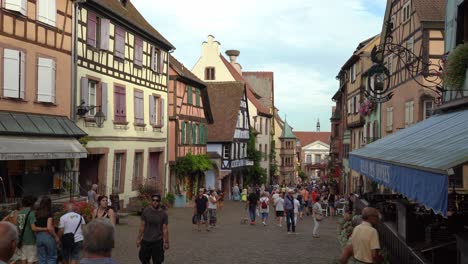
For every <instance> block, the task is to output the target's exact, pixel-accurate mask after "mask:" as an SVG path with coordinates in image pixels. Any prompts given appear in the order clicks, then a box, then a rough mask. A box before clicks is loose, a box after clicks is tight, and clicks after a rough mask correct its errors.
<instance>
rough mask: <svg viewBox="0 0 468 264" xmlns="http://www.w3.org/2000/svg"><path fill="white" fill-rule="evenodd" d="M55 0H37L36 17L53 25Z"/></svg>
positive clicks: (55, 9)
mask: <svg viewBox="0 0 468 264" xmlns="http://www.w3.org/2000/svg"><path fill="white" fill-rule="evenodd" d="M55 1H56V0H38V1H37V6H38V7H37V19H38V20H39V21H40V22H42V23H46V24H48V25H51V26H54V27H55V19H56V15H57V8H56V3H55Z"/></svg>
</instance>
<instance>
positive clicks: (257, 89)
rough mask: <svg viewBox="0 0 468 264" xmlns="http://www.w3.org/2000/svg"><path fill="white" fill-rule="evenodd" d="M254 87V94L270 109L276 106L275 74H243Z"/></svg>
mask: <svg viewBox="0 0 468 264" xmlns="http://www.w3.org/2000/svg"><path fill="white" fill-rule="evenodd" d="M242 77H244V79H246V80H247V81H248V82H249V83H250V84H251V87H252V90H253V92H254V93H255V94H256V95H258V96H259V97H260V98H259V100H260V102H261V103H262V104H263V105H265V106H266V107H268V108H272V107H273V104H274V77H273V72H246V71H244V72H242Z"/></svg>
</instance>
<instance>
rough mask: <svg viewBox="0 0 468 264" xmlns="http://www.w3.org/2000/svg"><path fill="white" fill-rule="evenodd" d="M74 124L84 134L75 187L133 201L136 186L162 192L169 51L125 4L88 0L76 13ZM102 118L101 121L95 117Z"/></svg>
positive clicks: (155, 34)
mask: <svg viewBox="0 0 468 264" xmlns="http://www.w3.org/2000/svg"><path fill="white" fill-rule="evenodd" d="M76 37H77V44H76V49H77V56H78V57H77V64H78V73H77V80H76V81H77V86H78V87H79V89H78V93H77V97H76V98H77V100H76V103H77V105H79V108H84V109H86V110H89V111H87V113H86V114H84V115H83V118H82V119H80V120H79V122H78V124H79V125H80V127H82V128H83V129H84V130H85V131H86V132H87V133H88V134H89V141H88V144H87V149H88V152H89V154H90V155H89V157H88V158H87V159H85V160H83V161H82V162H81V166H80V172H81V174H80V184H81V185H82V186H83V187H84V189H87V187H89V186H90V185H91V184H98V185H99V186H100V189H99V192H100V193H111V192H112V193H114V194H120V199H121V203H122V200H123V204H124V205H125V204H127V203H128V201H129V199H130V198H132V197H136V196H137V189H138V187H139V186H140V185H141V184H150V185H156V186H157V188H158V189H159V192H161V193H164V192H165V191H166V190H167V185H166V184H167V181H166V179H165V175H166V167H167V165H166V164H167V143H166V140H167V135H168V133H167V132H168V129H167V127H168V126H167V116H166V108H167V93H168V87H167V83H168V77H169V76H168V69H169V65H168V61H169V56H168V52H169V51H170V50H172V49H174V47H173V46H172V44H171V43H170V42H168V41H167V40H166V39H165V38H164V37H163V36H162V35H161V34H160V33H159V32H158V31H156V30H155V29H154V28H153V27H152V26H151V25H150V24H149V23H148V22H147V21H146V20H145V19H144V18H143V16H142V15H141V14H140V13H139V12H138V11H137V9H136V8H135V7H134V6H133V5H132V3H131V1H123V0H122V1H115V0H100V1H95V0H88V1H86V2H85V3H83V4H81V5H80V6H79V8H78V12H77V36H76ZM102 116H104V117H105V118H104V120H105V121H104V122H102V121H101V120H100V119H101V118H102Z"/></svg>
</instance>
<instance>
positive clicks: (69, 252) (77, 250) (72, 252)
mask: <svg viewBox="0 0 468 264" xmlns="http://www.w3.org/2000/svg"><path fill="white" fill-rule="evenodd" d="M82 244H83V241H79V242H75V243H74V244H73V246H72V248H70V249H63V248H62V255H63V259H64V260H69V259H71V260H80V254H81V248H82V246H83V245H82Z"/></svg>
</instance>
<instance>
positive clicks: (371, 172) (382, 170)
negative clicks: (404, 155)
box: [349, 155, 448, 216]
mask: <svg viewBox="0 0 468 264" xmlns="http://www.w3.org/2000/svg"><path fill="white" fill-rule="evenodd" d="M349 167H350V168H351V169H353V170H355V171H357V172H359V173H360V174H362V175H363V176H365V177H367V178H369V179H371V180H373V181H375V182H377V183H380V184H383V185H384V186H385V187H387V188H389V189H391V190H393V191H396V192H399V193H401V194H403V195H404V196H406V197H407V198H408V199H410V200H413V201H417V202H418V203H421V204H423V205H424V206H426V208H429V209H432V210H434V212H435V213H441V214H442V215H444V216H445V215H447V202H448V176H447V175H443V174H438V173H434V172H429V171H423V170H419V169H415V168H409V167H404V166H399V165H394V164H390V163H386V162H381V161H375V160H371V159H368V158H363V157H358V156H354V155H350V157H349Z"/></svg>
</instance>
